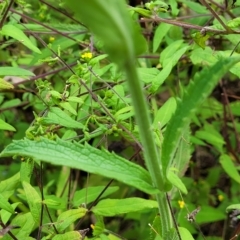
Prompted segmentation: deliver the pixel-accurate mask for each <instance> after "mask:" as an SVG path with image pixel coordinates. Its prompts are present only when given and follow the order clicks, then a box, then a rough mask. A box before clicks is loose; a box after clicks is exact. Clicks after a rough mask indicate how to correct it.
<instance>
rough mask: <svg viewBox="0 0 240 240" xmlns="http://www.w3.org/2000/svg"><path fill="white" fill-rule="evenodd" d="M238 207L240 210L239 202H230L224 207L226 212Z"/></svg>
mask: <svg viewBox="0 0 240 240" xmlns="http://www.w3.org/2000/svg"><path fill="white" fill-rule="evenodd" d="M235 209H239V210H240V204H231V205H230V206H228V207H227V208H226V211H227V212H231V211H232V210H235Z"/></svg>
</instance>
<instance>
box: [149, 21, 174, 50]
mask: <svg viewBox="0 0 240 240" xmlns="http://www.w3.org/2000/svg"><path fill="white" fill-rule="evenodd" d="M171 27H172V26H171V25H170V24H167V23H161V24H160V25H159V26H158V27H157V29H156V31H155V34H154V36H153V52H156V51H157V49H158V47H159V45H160V44H161V42H162V39H163V38H164V37H165V36H166V34H167V33H168V31H169V29H170V28H171Z"/></svg>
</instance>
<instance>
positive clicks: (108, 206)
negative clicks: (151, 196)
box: [92, 198, 158, 216]
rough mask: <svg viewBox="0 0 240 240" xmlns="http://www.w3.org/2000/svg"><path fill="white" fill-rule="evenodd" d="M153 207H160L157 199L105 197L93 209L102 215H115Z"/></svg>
mask: <svg viewBox="0 0 240 240" xmlns="http://www.w3.org/2000/svg"><path fill="white" fill-rule="evenodd" d="M152 208H158V203H157V201H153V200H146V199H142V198H125V199H104V200H102V201H100V202H99V203H98V204H97V205H96V206H95V207H93V209H92V211H93V212H94V213H95V214H97V215H101V216H115V215H119V214H124V213H129V212H137V211H143V210H146V209H152Z"/></svg>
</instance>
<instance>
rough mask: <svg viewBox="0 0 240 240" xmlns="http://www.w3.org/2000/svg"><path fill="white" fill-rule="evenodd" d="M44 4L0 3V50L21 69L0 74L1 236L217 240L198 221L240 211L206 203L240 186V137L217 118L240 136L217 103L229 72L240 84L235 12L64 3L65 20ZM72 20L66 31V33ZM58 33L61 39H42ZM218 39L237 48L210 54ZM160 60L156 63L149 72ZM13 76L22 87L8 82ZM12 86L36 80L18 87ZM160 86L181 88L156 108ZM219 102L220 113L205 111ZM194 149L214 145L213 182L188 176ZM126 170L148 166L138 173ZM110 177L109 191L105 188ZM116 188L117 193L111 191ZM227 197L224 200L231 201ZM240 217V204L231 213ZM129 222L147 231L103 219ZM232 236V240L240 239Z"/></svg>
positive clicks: (108, 0)
mask: <svg viewBox="0 0 240 240" xmlns="http://www.w3.org/2000/svg"><path fill="white" fill-rule="evenodd" d="M40 2H41V3H37V2H34V1H33V2H31V3H30V2H29V3H27V2H24V3H23V2H17V7H15V8H12V4H13V1H10V3H9V4H7V3H1V6H2V10H1V11H2V12H1V14H2V16H3V17H2V20H1V23H0V26H2V29H1V36H2V39H4V40H5V43H4V44H5V45H4V46H3V47H2V48H1V51H2V52H4V53H5V56H7V59H8V63H11V67H0V72H1V75H2V76H4V77H5V79H3V78H2V79H1V80H0V88H1V90H2V93H1V95H0V97H1V98H0V100H1V120H0V128H1V129H3V130H5V132H3V133H2V140H1V144H2V145H3V146H4V149H3V151H2V152H1V157H3V158H2V160H1V161H2V162H4V159H5V161H10V162H11V166H12V167H11V168H10V169H11V171H10V170H8V171H7V173H6V175H7V177H6V176H4V175H2V179H3V180H2V181H1V183H0V200H1V201H0V208H1V212H0V217H1V226H2V230H1V233H0V234H1V236H2V237H3V238H4V239H54V240H58V239H84V238H85V239H156V240H157V239H164V240H168V239H169V240H170V239H184V240H191V239H194V238H193V234H195V235H196V236H198V239H217V238H211V237H209V236H205V232H204V231H202V230H201V228H200V227H199V224H201V223H209V222H213V221H219V220H223V219H226V216H225V209H226V208H227V206H228V205H230V203H237V201H239V200H238V198H237V197H236V198H235V199H231V201H232V202H231V201H230V199H229V201H226V202H225V203H224V204H223V205H221V206H220V207H219V208H218V209H214V207H211V205H210V204H209V199H207V198H206V196H208V195H209V194H210V190H209V189H210V187H214V186H215V185H216V182H217V181H218V177H219V174H220V173H221V174H222V173H223V171H222V170H224V171H225V172H226V173H227V175H228V176H229V177H230V178H231V179H232V182H231V184H232V185H233V186H234V184H235V187H233V188H232V190H231V191H232V192H234V191H236V188H237V185H236V184H237V183H238V184H239V183H240V176H239V173H238V171H237V169H236V167H235V164H234V162H233V159H235V160H236V161H238V154H235V155H233V154H234V153H235V151H234V150H233V148H232V147H231V146H237V144H238V143H239V142H238V138H237V137H236V139H233V138H229V139H227V140H226V145H225V141H224V138H223V136H222V135H221V134H220V133H219V129H221V126H220V124H219V121H218V115H220V116H222V115H223V116H225V117H226V121H225V123H226V126H227V125H229V127H232V128H233V129H234V130H235V131H236V130H237V129H238V128H239V124H238V123H237V122H236V121H233V118H232V119H231V120H232V121H229V120H228V118H227V110H226V111H225V110H224V111H223V110H222V109H221V106H220V107H219V103H218V102H217V101H216V100H214V98H212V97H211V98H208V96H209V95H210V94H211V93H212V91H213V90H214V88H215V87H216V85H217V84H218V82H219V81H220V80H221V79H223V78H224V76H225V75H226V74H228V76H229V78H231V81H234V76H238V77H239V65H240V63H239V61H240V57H239V54H238V47H237V46H236V44H237V41H238V40H237V38H238V34H239V33H240V32H239V31H238V29H237V28H238V27H239V18H237V17H235V14H236V12H235V10H234V9H233V10H232V9H231V8H232V6H225V7H224V6H223V5H219V4H218V3H216V6H217V8H218V9H217V10H219V9H220V10H221V11H220V10H219V11H220V13H221V17H219V14H218V12H217V10H216V9H214V8H213V7H211V6H210V5H209V3H208V2H206V1H205V0H202V1H201V4H202V5H200V4H199V3H197V2H191V1H175V0H173V1H169V5H168V4H166V3H163V2H161V1H153V2H149V3H148V4H146V6H145V7H143V6H140V7H128V6H127V5H126V3H125V1H121V0H105V1H101V0H92V1H84V0H79V1H77V2H76V1H73V0H68V1H65V2H64V3H62V4H63V6H64V8H66V9H67V11H68V13H66V12H65V11H63V10H61V11H60V10H58V9H57V8H56V7H53V6H52V5H51V4H50V3H48V2H45V1H43V0H41V1H40ZM180 3H181V4H182V9H183V10H182V12H181V11H180V10H181V8H180V7H179V6H178V4H180ZM61 7H62V6H61ZM227 7H228V8H227ZM34 9H38V11H37V12H34ZM188 9H192V10H195V11H196V12H197V13H201V14H202V15H201V16H198V17H200V18H199V20H198V19H193V22H184V21H180V20H178V19H175V20H172V19H171V20H170V19H169V18H168V17H169V16H171V17H176V16H178V15H181V16H182V15H184V11H185V10H188ZM223 9H224V10H226V13H227V14H228V15H229V16H230V17H231V20H228V18H227V17H226V16H225V14H224V11H223ZM70 13H74V18H73V17H71V14H70ZM203 13H204V14H205V15H204V14H203ZM209 13H210V14H209ZM6 17H8V18H9V19H7V20H6ZM212 17H214V18H215V20H214V21H212V19H211V18H212ZM224 17H225V18H224ZM63 18H64V19H67V20H66V22H63V23H62V24H59V23H56V22H59V21H61V19H63ZM222 18H224V20H223V19H222ZM37 19H38V20H37ZM76 19H77V20H76ZM31 21H32V22H34V24H30V23H29V22H31ZM139 23H141V24H143V25H144V26H145V27H143V26H142V27H140V25H139ZM210 23H211V24H212V25H210ZM143 28H144V29H145V30H146V31H154V36H153V37H152V38H151V36H150V37H149V36H148V34H146V35H147V36H143V34H142V33H141V30H142V29H143ZM186 29H187V30H188V31H192V32H191V35H190V33H188V32H184V31H186ZM29 33H30V34H31V36H28V35H27V34H29ZM53 33H55V34H57V36H58V37H56V38H55V37H53V36H51V37H50V38H48V40H46V37H42V34H53ZM39 34H40V35H41V37H40V36H39ZM183 36H188V37H191V39H192V40H191V41H195V44H192V45H190V44H188V42H190V40H188V39H184V37H183ZM218 36H219V38H220V39H221V38H224V39H225V40H227V41H228V42H230V43H231V44H230V45H231V47H234V46H236V48H235V49H234V50H231V49H230V48H229V49H228V48H227V47H226V46H223V49H220V50H217V49H216V50H213V49H211V48H210V46H206V41H207V40H208V39H215V38H216V39H219V38H218ZM12 41H16V44H17V47H18V48H19V49H20V50H21V47H22V45H24V46H25V47H26V48H27V49H28V51H26V49H25V48H24V50H22V52H21V53H19V55H17V56H18V59H15V58H14V57H11V55H10V54H9V53H8V52H7V50H6V48H7V47H8V46H11V44H12ZM47 41H48V43H46V42H47ZM40 46H41V47H40ZM79 49H81V50H80V54H79ZM29 51H31V52H29ZM9 52H10V53H12V52H14V51H13V50H12V49H10V50H9ZM159 52H160V59H159V60H158V58H159V56H158V53H159ZM30 53H31V54H30ZM153 53H155V54H156V55H157V60H153V61H151V60H150V59H151V58H150V57H151V56H153V57H154V55H152V54H153ZM7 54H9V55H7ZM139 56H140V58H138V57H139ZM188 65H191V67H189V66H188ZM20 66H25V68H27V67H26V66H31V68H29V69H28V70H26V69H24V67H20ZM199 66H200V67H199ZM186 68H187V69H188V70H187V71H186V70H185V69H186ZM33 71H34V72H35V74H36V76H34V74H33ZM230 72H231V74H230ZM52 75H53V76H52ZM6 76H14V77H13V78H12V83H10V82H9V81H6ZM16 76H18V77H19V76H21V77H23V76H24V77H26V76H27V77H31V78H30V79H28V80H25V79H24V78H21V79H20V82H16V79H15V77H16ZM176 76H177V77H178V79H179V80H182V83H180V81H177V82H178V87H177V88H175V86H174V81H175V83H176V80H175V79H174V78H176ZM186 80H189V81H186ZM29 83H30V84H29ZM221 83H222V82H221ZM26 86H28V87H26ZM220 86H222V85H220ZM162 89H163V90H166V89H171V90H170V91H169V92H171V95H172V96H170V94H168V100H167V101H166V102H165V103H164V104H162V106H161V107H159V106H158V101H157V98H155V96H158V94H159V93H162V92H163V90H162ZM222 89H224V88H222ZM15 91H16V92H15ZM174 91H175V92H174ZM17 92H20V93H23V94H22V96H21V98H22V99H18V98H17V97H16V96H17V95H14V93H16V94H17ZM146 95H148V98H146ZM223 96H224V97H226V99H227V95H226V94H225V95H223ZM147 100H149V101H147ZM209 102H210V105H211V106H212V107H213V108H215V109H217V110H215V109H214V110H213V111H209V109H207V110H205V109H204V106H206V105H208V104H209ZM238 105H239V102H234V103H233V104H229V105H228V106H230V107H229V108H230V110H231V111H229V112H233V111H235V113H234V114H235V115H236V116H238V115H239V113H237V110H236V108H237V107H238ZM199 106H201V108H199ZM208 106H209V105H208ZM18 107H24V110H25V109H31V110H32V111H33V114H30V113H29V112H24V111H19V110H17V113H18V112H20V114H21V115H20V116H19V120H18V121H17V122H15V121H16V117H15V113H14V112H13V111H11V110H12V109H15V108H16V109H18ZM25 111H26V110H25ZM26 113H27V114H30V116H31V117H30V120H32V123H31V125H28V124H27V123H28V121H29V120H28V121H27V117H28V116H26ZM210 123H211V124H210ZM225 129H228V128H227V127H226V128H225ZM16 130H17V132H16V134H12V133H11V132H14V131H16ZM190 130H191V131H190ZM236 136H237V134H236ZM12 138H13V139H15V140H13V141H12ZM119 142H120V143H119ZM116 143H118V145H116ZM197 145H200V146H203V147H206V146H211V147H212V149H213V150H212V152H213V154H215V156H217V158H218V159H219V163H220V165H221V168H220V167H219V166H218V167H214V168H212V169H211V172H209V173H208V175H207V177H206V179H207V180H206V181H199V182H195V181H194V176H192V177H190V178H184V177H183V176H184V174H185V172H186V170H187V169H188V167H189V165H190V170H194V167H193V163H192V162H190V156H191V154H192V153H193V147H196V146H197ZM107 149H108V150H107ZM229 149H231V151H229ZM113 151H114V152H115V153H114V152H113ZM122 152H123V154H121V153H122ZM117 153H118V154H117ZM230 153H231V155H230ZM124 156H125V157H124ZM130 156H132V157H130ZM10 157H13V158H14V161H13V162H12V160H10V159H11V158H10ZM130 159H131V160H132V159H135V160H136V159H140V160H143V161H142V164H141V165H140V164H139V163H136V162H133V161H130ZM15 162H17V164H16V165H14V163H15ZM49 163H50V164H51V165H50V164H49ZM55 165H58V166H61V167H60V168H57V167H56V166H55ZM144 165H145V166H146V167H144ZM4 168H5V165H3V166H2V169H4ZM19 168H20V170H19ZM79 170H81V171H79ZM81 175H82V176H81ZM33 176H34V177H33ZM100 176H102V177H100ZM106 178H110V179H112V180H111V181H110V182H108V183H107V184H106ZM79 179H81V180H82V181H84V182H79ZM114 180H117V182H116V184H115V186H110V185H111V184H112V182H113V181H114ZM99 182H100V183H101V185H100V184H99ZM194 185H195V186H194ZM127 186H129V187H127ZM193 186H194V188H193ZM119 188H120V190H121V194H118V193H117V191H118V190H119ZM136 189H137V191H136ZM194 191H196V192H194ZM218 191H219V192H218V196H219V201H221V199H220V196H222V198H224V196H223V195H224V192H221V191H220V190H218ZM195 193H197V194H195ZM110 195H111V197H110V198H106V197H109V196H110ZM182 195H183V197H182ZM114 196H115V197H114ZM116 196H117V197H116ZM136 196H138V197H136ZM234 196H237V194H235V195H234ZM197 197H198V198H199V199H196V198H197ZM226 198H227V196H225V199H226ZM211 200H212V201H213V202H214V199H213V198H212V199H211ZM186 203H188V207H185V206H186ZM196 204H200V205H201V210H200V207H199V206H198V205H196ZM188 208H189V210H188ZM174 209H175V210H174ZM176 209H178V210H177V212H176ZM236 209H239V205H238V204H234V205H231V206H229V207H228V208H227V210H229V211H231V210H236ZM123 215H124V216H126V219H131V220H132V219H133V220H137V221H135V222H134V221H133V220H132V222H134V226H133V227H132V228H133V230H132V231H131V228H130V227H129V226H128V227H124V226H122V227H124V228H126V229H127V230H126V231H125V232H124V231H123V232H124V233H123V234H122V235H121V224H120V223H119V222H118V224H116V223H114V222H113V223H111V224H108V223H104V217H114V216H120V217H122V216H123ZM198 215H199V217H198ZM89 216H90V217H89ZM86 219H87V220H86ZM196 219H197V221H196ZM90 220H91V222H92V225H91V232H92V233H91V234H89V231H90V223H89V222H90ZM86 222H87V223H88V224H86ZM136 222H138V224H136ZM149 223H150V226H149V225H148V224H149ZM234 234H235V235H234V236H233V237H232V239H234V238H236V237H237V236H238V234H239V233H238V232H236V233H234Z"/></svg>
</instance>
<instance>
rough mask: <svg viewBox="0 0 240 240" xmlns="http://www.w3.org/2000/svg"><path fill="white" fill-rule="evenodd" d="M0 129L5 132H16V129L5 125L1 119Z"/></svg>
mask: <svg viewBox="0 0 240 240" xmlns="http://www.w3.org/2000/svg"><path fill="white" fill-rule="evenodd" d="M0 129H1V130H7V131H16V129H15V128H14V127H13V126H12V125H10V124H8V123H6V122H5V121H3V120H2V119H0Z"/></svg>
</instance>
